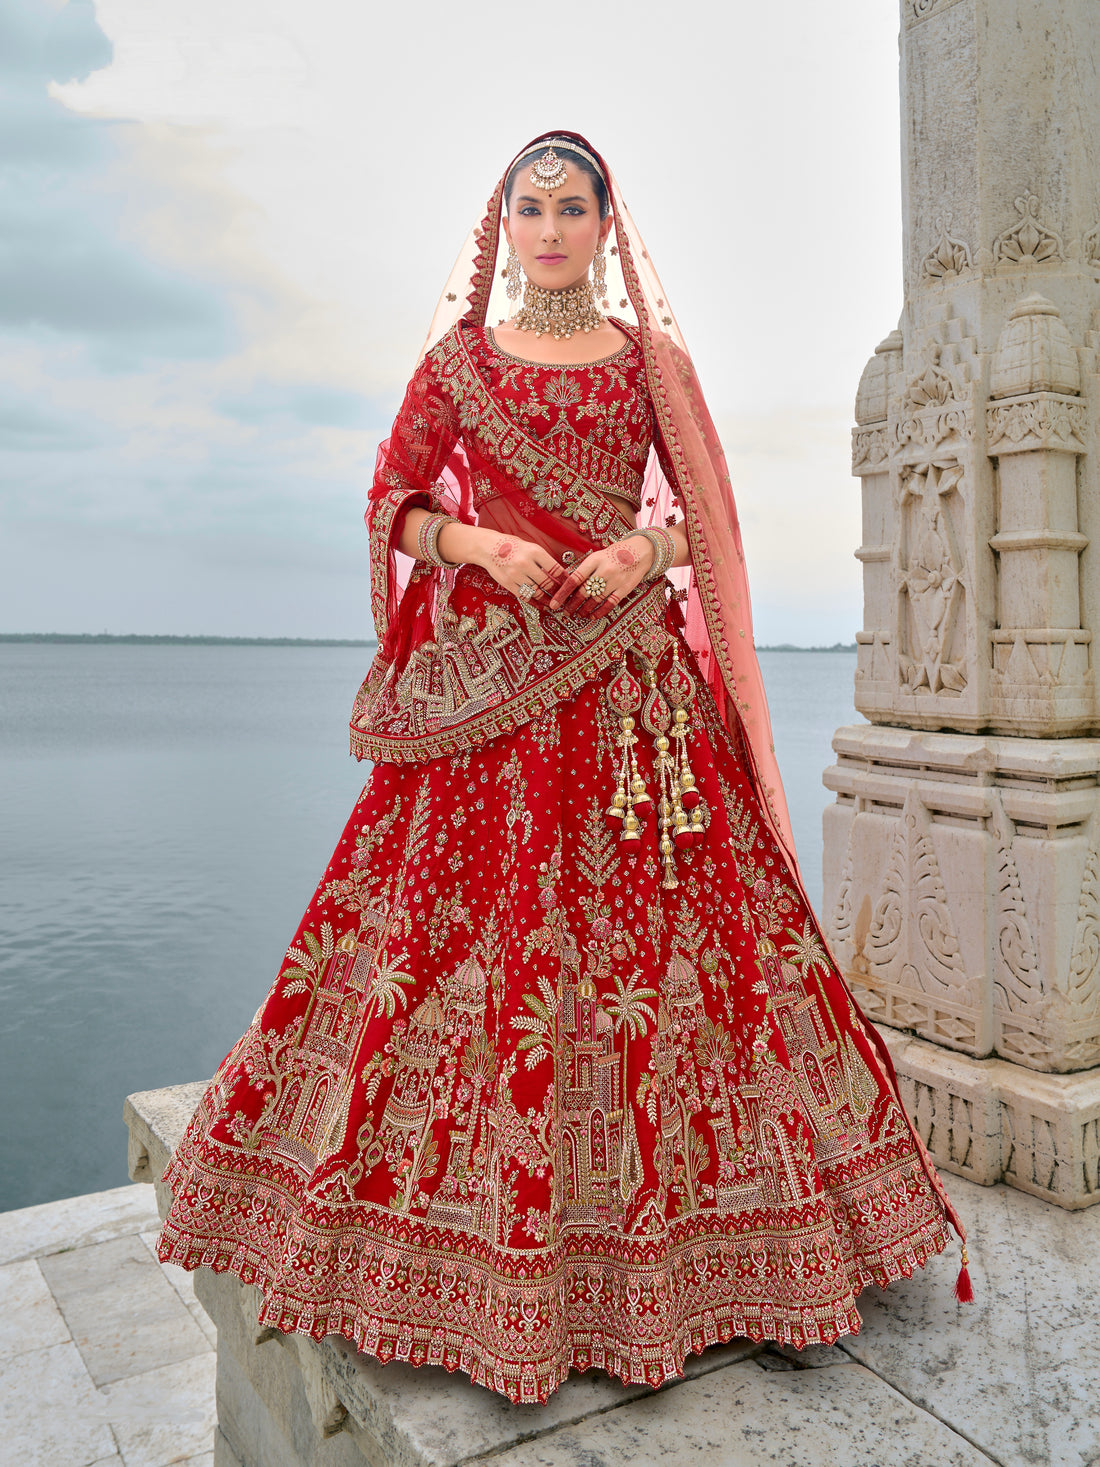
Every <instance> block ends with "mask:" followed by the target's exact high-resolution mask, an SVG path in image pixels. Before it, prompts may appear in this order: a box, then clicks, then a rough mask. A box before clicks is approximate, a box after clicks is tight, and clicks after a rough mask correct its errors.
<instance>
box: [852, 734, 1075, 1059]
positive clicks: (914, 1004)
mask: <svg viewBox="0 0 1100 1467" xmlns="http://www.w3.org/2000/svg"><path fill="white" fill-rule="evenodd" d="M1051 745H1053V747H1051ZM834 747H835V748H836V749H837V752H838V755H839V759H838V762H837V764H836V765H835V766H834V767H833V768H831V769H829V770H828V771H826V775H825V783H826V785H827V786H828V787H829V788H831V789H833V790H834V791H835V792H836V794H837V797H838V798H837V804H836V805H834V806H831V807H830V808H829V809H828V810H827V811H826V820H825V836H826V850H825V908H824V914H825V928H826V935H827V936H828V938H829V940H830V943H831V945H832V947H833V951H834V953H835V955H836V958H837V961H838V963H839V964H840V965H841V969H842V971H843V972H844V973H845V975H846V977H847V979H848V981H849V983H851V984H852V985H853V991H854V992H855V993H856V996H857V999H858V1001H859V1002H860V1004H861V1005H862V1006H863V1007H864V1008H865V1010H866V1012H867V1013H868V1015H869V1016H870V1017H871V1018H873V1019H875V1020H876V1021H878V1022H881V1023H885V1024H889V1025H892V1026H894V1027H896V1028H901V1029H908V1030H910V1031H911V1032H913V1033H916V1034H919V1035H921V1036H922V1037H923V1038H925V1039H929V1040H932V1041H934V1042H935V1043H937V1044H944V1045H947V1046H948V1047H949V1048H953V1049H960V1050H964V1051H966V1052H968V1053H971V1054H975V1055H982V1054H989V1053H995V1054H998V1055H1000V1056H1002V1057H1003V1058H1005V1059H1008V1060H1012V1061H1014V1062H1015V1063H1017V1064H1021V1065H1024V1066H1026V1067H1027V1068H1028V1069H1031V1070H1045V1071H1057V1072H1069V1071H1076V1070H1079V1069H1085V1068H1089V1067H1091V1066H1096V1065H1100V741H1097V740H1092V739H1073V740H1061V741H1045V740H1038V739H998V738H990V737H975V736H968V735H960V734H948V733H939V734H931V733H929V734H918V733H911V732H907V731H905V730H901V729H887V728H867V727H863V728H851V729H842V730H839V731H838V734H837V738H836V740H835V742H834Z"/></svg>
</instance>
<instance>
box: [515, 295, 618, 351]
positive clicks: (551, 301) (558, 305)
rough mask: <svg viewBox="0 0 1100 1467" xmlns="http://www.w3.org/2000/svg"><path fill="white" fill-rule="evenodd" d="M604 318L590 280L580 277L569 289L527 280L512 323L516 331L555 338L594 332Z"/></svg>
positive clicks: (557, 339)
mask: <svg viewBox="0 0 1100 1467" xmlns="http://www.w3.org/2000/svg"><path fill="white" fill-rule="evenodd" d="M605 319H606V318H605V317H604V316H601V315H600V313H599V311H598V310H597V309H596V298H595V296H594V294H593V291H592V282H591V281H590V280H582V281H581V283H580V284H579V285H574V286H573V287H572V288H571V289H570V290H543V289H542V287H541V286H539V285H532V284H531V282H530V281H529V280H528V281H527V282H526V283H525V284H524V287H523V306H522V308H521V309H520V310H519V311H518V312H517V313H516V317H515V320H514V321H513V322H512V324H513V325H514V326H515V327H516V329H517V330H518V331H533V332H534V333H535V335H536V336H545V335H547V334H549V335H550V336H552V337H553V338H554V340H555V341H561V339H562V337H569V336H572V335H573V333H574V331H586V332H587V331H598V330H599V328H600V327H601V326H602V325H603V323H604V320H605Z"/></svg>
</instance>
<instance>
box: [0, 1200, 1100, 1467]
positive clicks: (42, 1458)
mask: <svg viewBox="0 0 1100 1467" xmlns="http://www.w3.org/2000/svg"><path fill="white" fill-rule="evenodd" d="M946 1180H947V1183H948V1186H949V1188H950V1191H951V1193H952V1196H953V1197H954V1199H955V1201H956V1202H957V1204H958V1206H959V1209H960V1211H961V1212H962V1215H963V1217H964V1219H965V1220H966V1221H967V1223H968V1226H969V1229H970V1245H969V1246H970V1255H971V1273H972V1275H973V1278H974V1285H975V1291H976V1296H977V1297H976V1300H975V1303H974V1304H973V1305H972V1306H969V1307H963V1306H959V1305H958V1304H956V1303H955V1301H954V1299H953V1298H952V1295H951V1290H952V1286H953V1284H954V1277H955V1270H956V1269H957V1267H958V1252H957V1250H956V1249H952V1250H950V1251H949V1252H948V1253H947V1254H946V1255H943V1256H941V1257H939V1258H936V1259H934V1260H932V1262H931V1263H930V1264H929V1267H928V1268H927V1269H926V1270H923V1271H919V1272H918V1273H917V1275H916V1277H915V1278H913V1279H911V1280H903V1281H901V1282H900V1283H898V1284H895V1285H894V1286H893V1287H892V1288H891V1289H889V1290H886V1291H878V1290H869V1291H868V1292H867V1293H865V1294H864V1295H863V1296H862V1297H861V1299H860V1310H861V1313H862V1316H863V1321H864V1323H863V1329H862V1330H861V1332H860V1334H858V1335H855V1336H850V1337H848V1338H846V1339H844V1340H842V1341H841V1342H840V1344H839V1345H836V1346H833V1347H831V1348H829V1349H813V1350H807V1351H804V1352H802V1353H801V1354H800V1353H799V1352H797V1351H793V1350H786V1349H780V1348H776V1347H768V1348H766V1349H764V1350H759V1349H757V1350H756V1351H753V1352H752V1353H751V1355H749V1356H748V1357H746V1356H742V1357H741V1358H739V1359H735V1358H734V1356H735V1355H736V1352H733V1353H732V1354H731V1357H730V1359H729V1361H726V1360H725V1359H723V1360H722V1362H721V1368H717V1367H718V1366H719V1362H718V1360H717V1359H712V1360H708V1358H707V1357H706V1356H704V1357H701V1358H700V1360H699V1361H697V1362H694V1363H693V1369H692V1370H691V1371H690V1372H689V1376H690V1378H689V1379H687V1380H685V1381H683V1382H680V1383H678V1384H674V1385H673V1384H671V1383H670V1387H667V1388H666V1389H665V1390H663V1391H659V1392H656V1393H649V1394H646V1395H644V1396H642V1397H641V1398H639V1399H627V1397H626V1395H624V1397H623V1400H622V1402H621V1403H618V1402H612V1403H604V1404H602V1405H600V1406H599V1407H598V1408H597V1409H594V1410H592V1411H591V1412H588V1411H579V1412H577V1413H575V1415H574V1417H573V1419H572V1420H570V1413H569V1412H566V1413H565V1418H566V1419H565V1421H564V1422H562V1421H559V1420H558V1419H557V1418H558V1416H560V1414H561V1413H560V1412H553V1411H548V1412H547V1416H546V1418H545V1421H544V1424H543V1425H542V1427H541V1429H540V1430H539V1431H537V1432H533V1431H532V1425H533V1423H532V1421H531V1420H527V1419H525V1421H524V1423H523V1427H522V1430H519V1429H517V1430H516V1431H515V1432H513V1433H511V1440H509V1435H510V1433H509V1432H504V1434H503V1436H502V1437H501V1439H500V1440H494V1444H493V1445H492V1447H491V1449H490V1450H489V1455H488V1457H486V1456H485V1455H484V1453H485V1451H486V1446H485V1440H484V1438H485V1432H484V1430H483V1429H482V1428H483V1427H484V1421H483V1420H481V1417H484V1416H485V1415H486V1413H488V1414H489V1415H492V1414H493V1410H494V1409H495V1408H497V1407H498V1406H499V1405H500V1404H501V1403H499V1402H498V1400H497V1398H494V1397H491V1396H490V1395H489V1394H488V1393H486V1392H479V1391H478V1390H477V1388H476V1387H472V1386H470V1385H469V1383H468V1382H465V1383H463V1382H462V1381H461V1380H460V1379H459V1378H458V1377H452V1376H445V1375H444V1374H443V1372H440V1371H432V1370H423V1371H415V1372H414V1371H409V1370H408V1368H407V1367H404V1366H396V1365H395V1366H388V1367H385V1368H383V1369H379V1370H378V1371H377V1372H376V1373H377V1374H378V1376H379V1382H380V1384H379V1389H380V1390H381V1389H383V1387H384V1388H385V1391H389V1392H390V1393H391V1394H392V1393H396V1397H397V1398H399V1399H398V1400H397V1402H396V1404H395V1406H394V1411H395V1412H396V1413H397V1414H398V1415H401V1416H402V1419H403V1420H404V1417H408V1418H409V1419H408V1421H406V1422H405V1425H404V1427H403V1428H402V1429H403V1430H406V1429H407V1430H406V1435H408V1437H409V1440H410V1442H411V1441H412V1439H413V1438H414V1437H415V1438H416V1439H417V1441H418V1442H419V1444H420V1445H419V1447H418V1451H421V1455H419V1456H417V1457H416V1460H417V1461H424V1462H444V1461H446V1462H457V1461H461V1462H462V1463H470V1464H473V1463H479V1462H483V1461H484V1462H485V1463H486V1467H490V1464H491V1467H578V1464H586V1467H596V1464H599V1467H619V1464H620V1463H624V1464H625V1463H628V1462H629V1463H631V1464H632V1467H657V1464H661V1467H671V1464H676V1467H681V1464H688V1463H691V1464H694V1463H699V1464H700V1467H702V1464H704V1463H705V1464H707V1467H762V1464H775V1467H983V1464H988V1463H993V1464H997V1467H1100V1414H1098V1412H1097V1410H1096V1405H1095V1400H1096V1387H1095V1383H1096V1380H1097V1378H1098V1377H1100V1329H1098V1327H1097V1323H1096V1321H1097V1319H1098V1318H1100V1207H1098V1208H1094V1209H1091V1210H1089V1211H1086V1212H1078V1213H1070V1212H1063V1211H1061V1210H1060V1209H1058V1208H1055V1207H1051V1206H1049V1205H1048V1204H1046V1203H1044V1202H1040V1201H1037V1200H1036V1199H1035V1198H1032V1197H1028V1196H1025V1195H1024V1194H1023V1193H1020V1192H1016V1191H1013V1190H1011V1189H1009V1188H1006V1187H1000V1186H998V1187H990V1188H984V1187H976V1186H974V1185H972V1184H971V1183H968V1182H963V1181H960V1180H959V1179H958V1178H950V1177H949V1178H947V1179H946ZM157 1225H158V1224H157V1214H156V1207H155V1202H154V1197H153V1189H152V1187H149V1186H144V1185H138V1186H132V1187H120V1188H117V1189H116V1190H114V1191H111V1192H101V1193H96V1194H93V1195H91V1196H87V1197H74V1198H69V1199H67V1200H65V1201H61V1202H56V1203H51V1204H48V1205H46V1206H44V1207H33V1208H26V1209H24V1210H23V1211H21V1212H9V1213H4V1214H0V1461H2V1462H4V1463H7V1462H9V1461H10V1462H11V1463H12V1464H18V1467H108V1464H118V1467H168V1464H172V1467H212V1464H213V1455H212V1450H211V1444H212V1439H213V1430H214V1364H215V1356H214V1331H213V1328H212V1326H211V1324H210V1322H209V1320H208V1319H207V1317H206V1315H205V1314H204V1312H203V1311H202V1309H201V1308H200V1307H199V1305H198V1304H197V1303H196V1301H195V1299H194V1297H193V1295H192V1293H191V1289H190V1278H189V1277H188V1276H187V1275H186V1274H183V1273H182V1272H181V1271H180V1270H178V1269H174V1268H164V1267H162V1266H161V1265H160V1264H159V1263H158V1262H157V1261H156V1259H155V1256H154V1253H153V1240H154V1238H155V1236H156V1230H157ZM591 1379H593V1378H592V1377H587V1376H586V1377H583V1380H584V1381H585V1382H588V1381H590V1380H591ZM569 1384H570V1386H573V1384H574V1382H573V1381H570V1383H569ZM605 1384H606V1385H607V1386H608V1387H610V1385H611V1383H610V1382H606V1383H605ZM456 1393H457V1396H456ZM464 1393H465V1394H464ZM560 1394H561V1395H562V1396H564V1395H565V1394H567V1392H566V1391H563V1392H562V1393H560ZM466 1396H470V1397H471V1398H476V1399H474V1401H473V1405H474V1407H477V1408H479V1409H480V1413H481V1414H480V1416H479V1418H478V1421H477V1422H475V1423H474V1425H475V1426H477V1430H473V1428H471V1432H470V1433H467V1435H469V1440H468V1441H467V1442H466V1445H465V1447H463V1448H461V1449H460V1444H459V1442H458V1438H459V1437H462V1438H463V1440H464V1441H465V1436H464V1435H463V1431H462V1430H460V1428H461V1427H462V1423H463V1421H465V1417H464V1416H463V1412H462V1410H461V1409H460V1407H462V1406H463V1403H464V1402H465V1403H466V1405H467V1406H469V1402H466ZM453 1397H454V1399H452V1398H453ZM459 1398H461V1399H459ZM483 1398H484V1399H483ZM534 1409H535V1408H524V1410H525V1411H526V1412H527V1413H528V1415H529V1414H530V1412H531V1411H533V1410H534ZM543 1409H544V1410H545V1409H547V1408H543ZM467 1414H468V1412H467ZM551 1417H553V1418H554V1419H553V1420H551ZM443 1428H445V1432H444V1435H445V1436H446V1438H447V1440H446V1442H442V1441H441V1442H439V1443H436V1442H435V1441H434V1438H433V1437H432V1431H433V1430H434V1431H436V1432H437V1434H438V1432H439V1431H440V1430H442V1429H443ZM456 1433H457V1436H456ZM498 1435H499V1434H498ZM524 1438H526V1440H525V1439H524ZM456 1451H457V1456H456V1455H455V1453H456Z"/></svg>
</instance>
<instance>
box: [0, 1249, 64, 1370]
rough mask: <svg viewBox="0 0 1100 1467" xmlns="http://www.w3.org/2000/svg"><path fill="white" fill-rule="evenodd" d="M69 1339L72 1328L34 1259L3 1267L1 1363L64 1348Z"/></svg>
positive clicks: (0, 1286)
mask: <svg viewBox="0 0 1100 1467" xmlns="http://www.w3.org/2000/svg"><path fill="white" fill-rule="evenodd" d="M69 1338H70V1335H69V1327H68V1325H67V1324H66V1323H65V1321H64V1319H62V1317H61V1311H60V1309H58V1307H57V1304H56V1302H55V1301H54V1297H53V1295H52V1294H51V1293H50V1290H49V1285H48V1284H47V1283H46V1280H45V1279H44V1278H43V1277H42V1270H41V1269H40V1268H39V1267H38V1264H37V1263H36V1262H35V1261H34V1259H33V1258H28V1259H27V1260H26V1262H25V1263H9V1264H8V1265H7V1267H6V1268H0V1361H4V1360H12V1359H14V1357H15V1356H16V1355H24V1354H26V1353H27V1351H28V1350H46V1349H49V1347H50V1346H51V1345H63V1344H64V1343H65V1342H66V1340H68V1339H69Z"/></svg>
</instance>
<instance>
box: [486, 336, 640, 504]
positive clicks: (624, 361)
mask: <svg viewBox="0 0 1100 1467" xmlns="http://www.w3.org/2000/svg"><path fill="white" fill-rule="evenodd" d="M469 340H470V346H471V355H472V357H473V360H474V362H475V364H476V366H477V369H478V371H479V372H480V374H481V376H482V377H483V378H484V380H485V382H486V384H487V386H488V388H489V390H490V392H491V393H492V394H493V396H494V398H495V399H496V400H497V402H498V403H499V404H500V406H501V407H502V408H503V409H504V411H505V412H507V413H508V415H509V416H510V417H511V418H512V419H513V420H514V421H515V422H516V423H517V424H518V426H519V427H520V428H522V429H523V431H524V432H525V433H528V434H530V436H531V437H532V438H537V439H538V440H539V441H540V442H542V443H544V444H545V445H546V447H547V448H548V449H549V450H550V452H551V453H553V454H555V455H556V456H557V457H558V458H560V459H562V460H563V461H564V462H565V463H567V464H568V465H569V466H570V468H572V469H573V470H575V471H576V472H577V473H578V474H580V475H581V476H582V477H583V478H584V479H585V480H586V481H587V482H588V483H589V484H591V485H592V486H593V487H595V488H597V489H600V490H602V491H603V492H604V493H605V494H615V495H618V496H619V497H620V498H621V499H626V500H627V501H629V503H630V504H632V505H633V506H634V508H635V509H638V508H639V506H640V505H641V502H642V481H643V478H644V476H645V467H646V461H647V459H648V458H649V449H650V445H651V444H652V442H653V434H654V423H653V410H652V408H651V406H650V402H649V392H648V390H647V387H646V380H645V364H644V363H643V361H642V354H641V352H640V351H639V350H638V348H637V347H636V346H635V344H634V343H633V342H632V341H628V342H627V343H626V345H625V346H623V347H621V348H620V349H619V350H618V351H617V352H614V353H612V355H611V356H608V357H601V358H600V359H599V360H598V361H595V362H588V363H585V364H584V365H582V366H569V367H562V366H560V365H555V366H546V365H545V364H543V363H538V362H530V361H527V360H526V359H525V358H523V357H517V356H513V355H512V354H511V353H510V352H506V351H505V350H504V349H503V348H502V347H500V346H498V345H497V343H496V340H495V339H494V337H493V334H492V331H491V330H490V329H488V328H484V329H482V330H470V334H469ZM475 453H476V448H475ZM478 488H479V485H478V482H477V476H476V474H475V479H474V503H475V505H477V503H478V498H479V496H478Z"/></svg>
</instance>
